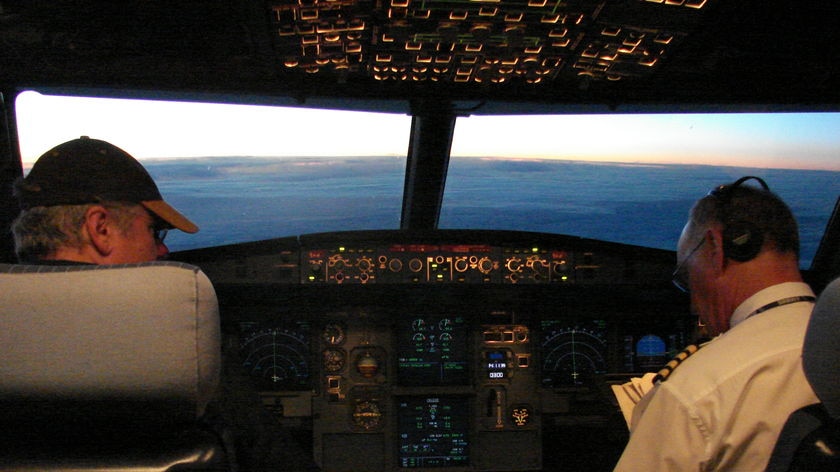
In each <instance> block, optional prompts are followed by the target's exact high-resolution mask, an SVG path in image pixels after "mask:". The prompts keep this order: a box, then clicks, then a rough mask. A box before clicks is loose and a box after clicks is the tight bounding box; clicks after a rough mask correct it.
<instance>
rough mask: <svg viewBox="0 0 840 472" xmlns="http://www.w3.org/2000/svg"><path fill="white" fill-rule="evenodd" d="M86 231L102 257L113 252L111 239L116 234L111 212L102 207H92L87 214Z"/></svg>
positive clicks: (92, 244)
mask: <svg viewBox="0 0 840 472" xmlns="http://www.w3.org/2000/svg"><path fill="white" fill-rule="evenodd" d="M84 227H85V230H86V231H87V234H88V237H89V238H90V243H91V246H93V248H94V249H95V250H96V252H97V253H99V254H100V255H102V256H107V255H108V254H110V253H111V251H112V250H113V248H112V245H111V239H112V236H113V233H114V229H115V227H114V220H113V217H112V216H111V212H110V211H108V209H107V208H105V207H104V206H102V205H92V206H91V207H90V208H88V209H87V211H86V212H85V224H84Z"/></svg>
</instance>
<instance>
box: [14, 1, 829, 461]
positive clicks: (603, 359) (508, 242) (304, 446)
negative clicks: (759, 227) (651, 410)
mask: <svg viewBox="0 0 840 472" xmlns="http://www.w3.org/2000/svg"><path fill="white" fill-rule="evenodd" d="M838 24H840V7H838V6H836V5H835V4H834V3H832V2H821V1H816V0H805V1H800V2H783V1H780V0H764V1H757V0H744V1H731V0H569V1H560V0H555V1H548V0H458V1H455V0H447V1H440V0H209V1H208V0H202V1H198V0H183V1H177V0H170V1H163V0H125V1H116V2H105V1H95V0H81V1H71V0H56V1H48V0H0V45H1V46H0V107H1V108H2V112H3V113H2V116H1V117H0V120H2V122H0V124H2V126H0V186H2V188H0V208H2V212H0V227H2V228H3V230H2V234H0V263H3V264H9V265H13V264H15V263H16V262H17V259H16V256H15V252H14V241H13V238H12V235H11V232H10V231H9V228H10V226H11V224H12V222H13V220H14V219H15V218H16V216H17V215H18V213H19V208H18V206H17V202H16V200H15V198H14V197H13V192H12V187H13V182H14V181H15V180H16V179H18V178H20V177H21V176H23V175H25V174H26V173H27V172H28V170H29V169H30V168H31V166H32V164H33V162H34V161H35V160H36V159H37V157H38V156H40V155H41V154H43V153H44V152H45V151H47V150H48V149H50V148H52V147H53V146H55V145H57V144H59V143H61V142H64V141H68V140H70V139H74V138H78V137H79V136H91V137H93V138H98V139H103V140H106V141H109V142H111V143H113V144H114V145H116V146H119V147H121V148H123V149H125V150H126V151H127V152H129V153H130V154H132V155H133V156H134V157H136V158H138V160H140V161H141V162H142V163H143V165H144V166H145V167H146V169H147V170H148V171H149V173H150V174H151V175H152V176H153V177H154V179H155V181H156V182H157V184H158V186H159V187H160V190H161V193H162V194H163V196H164V198H165V199H166V200H167V201H168V202H170V203H171V204H173V205H174V206H175V207H177V208H178V209H179V210H180V211H182V212H183V213H184V214H185V215H187V216H189V217H190V218H191V219H193V221H195V222H196V223H197V224H198V226H199V227H200V228H201V229H200V231H199V232H198V233H196V234H194V235H192V234H185V233H181V232H179V231H175V230H170V231H169V233H168V236H167V239H166V244H167V245H168V247H169V250H170V253H169V255H168V259H169V260H170V261H175V262H180V263H184V264H188V265H190V266H195V267H198V268H199V269H200V270H201V271H202V272H203V273H204V274H206V276H207V278H208V279H209V281H210V282H211V283H212V287H213V290H214V291H215V294H216V297H217V300H218V307H219V313H218V315H219V329H220V332H221V343H220V346H219V349H220V350H221V363H222V374H221V375H222V384H223V387H222V390H223V391H228V392H229V393H230V391H231V390H236V391H237V392H235V393H236V394H237V395H239V396H242V397H243V398H244V397H248V398H251V397H253V398H254V399H256V400H255V402H256V404H257V406H256V408H258V409H259V410H260V411H259V416H260V418H261V420H260V421H267V422H269V423H270V426H269V427H265V426H264V425H263V426H258V425H254V430H255V431H256V430H260V432H261V433H262V434H265V433H266V431H268V434H269V435H270V434H282V435H283V441H284V442H283V444H285V445H286V446H287V447H288V449H287V450H285V451H281V452H280V453H278V454H277V457H279V458H281V459H278V463H276V464H272V466H271V467H269V468H268V469H267V470H320V471H323V472H351V471H353V472H359V471H370V472H377V471H382V472H394V471H406V472H409V471H418V472H421V471H441V472H468V471H474V472H484V471H607V470H612V468H613V467H614V466H615V464H616V462H617V460H618V458H619V456H620V455H621V452H622V450H623V448H624V446H625V444H626V443H627V440H628V437H629V433H628V428H627V419H626V418H625V417H624V416H623V415H622V412H621V410H620V408H619V406H618V404H617V403H616V398H615V396H614V394H613V391H612V386H614V385H620V384H623V383H624V382H627V381H628V380H629V379H630V378H631V377H637V376H640V375H642V374H644V373H647V372H656V371H657V370H659V369H660V368H661V367H662V366H663V365H664V364H665V363H666V362H668V360H670V359H671V358H672V357H673V356H674V355H675V354H676V353H678V352H679V351H680V350H682V349H683V348H684V347H685V346H687V345H689V344H692V343H694V342H697V340H698V339H702V338H703V337H704V335H705V333H704V332H703V327H702V326H698V319H697V317H696V316H695V315H694V314H692V312H691V310H690V308H689V297H688V296H687V295H686V294H685V293H683V292H682V291H680V290H678V289H677V288H676V287H674V285H673V284H672V274H673V272H674V269H675V266H676V263H677V258H676V246H677V240H678V238H679V236H680V232H681V230H682V228H683V225H684V224H685V221H686V218H687V216H688V211H689V209H690V208H691V205H692V203H693V202H694V201H696V200H697V199H698V198H700V197H702V196H703V195H705V194H706V192H708V190H709V189H710V188H713V187H714V186H716V185H719V184H724V183H728V182H732V181H734V180H736V179H737V178H739V177H741V176H744V175H757V176H760V177H761V178H762V179H764V180H765V181H767V183H768V185H769V186H770V188H771V190H774V191H776V192H778V194H779V195H780V196H781V197H782V198H783V199H785V200H786V201H787V202H788V203H789V204H790V206H791V208H792V210H793V212H794V213H795V215H796V217H797V219H798V220H799V224H800V234H801V245H802V250H801V262H800V264H801V269H802V273H803V276H804V277H805V279H806V281H807V282H808V283H810V284H811V286H812V287H813V288H814V291H815V292H817V293H819V292H820V291H821V290H822V288H823V287H825V286H826V285H828V284H829V283H830V281H831V280H833V279H835V278H837V277H838V276H840V248H838V245H840V199H838V197H840V167H838V162H840V140H838V138H837V136H838V135H840V133H838V131H840V66H838V64H840V33H838V31H840V30H839V29H838V27H837V25H838ZM260 146H262V147H260ZM0 291H3V292H4V295H2V296H3V297H5V296H6V294H5V289H4V288H0ZM2 315H3V314H2V313H0V316H2ZM72 316H73V313H67V317H68V318H70V317H72ZM4 339H5V338H4ZM10 339H13V338H10ZM36 351H37V350H36ZM124 354H125V355H126V356H131V355H132V354H131V353H130V352H129V353H124ZM0 362H2V361H0ZM152 367H153V366H149V368H150V369H151V368H152ZM2 369H5V367H0V372H4V370H2ZM3 388H6V387H3ZM3 394H5V391H2V392H0V396H2V395H3ZM238 427H239V428H240V429H248V424H245V425H239V426H238ZM255 431H245V432H243V433H242V434H244V435H245V436H247V437H249V438H250V437H255V436H252V435H256V434H257V433H256V432H255ZM12 434H13V433H12ZM234 434H237V433H234ZM261 440H262V441H265V442H271V438H269V439H261ZM254 441H256V440H254ZM239 452H240V453H241V455H242V456H243V457H244V456H246V455H247V452H246V451H239ZM275 452H276V451H275ZM290 454H295V455H296V457H295V460H289V458H288V455H290ZM229 459H230V460H229V462H230V463H228V464H227V466H226V469H225V470H243V471H247V470H265V469H263V468H262V467H263V466H264V464H262V465H260V466H257V465H253V464H251V465H249V463H248V460H247V459H242V460H241V462H240V463H237V459H235V458H233V456H231V457H230V458H229ZM2 462H3V459H2V458H0V463H2ZM306 463H311V467H310V468H303V466H302V468H300V469H297V468H296V466H293V465H290V464H306ZM0 469H3V467H2V466H0ZM19 470H34V469H19ZM74 470H75V469H74ZM78 470H82V469H78ZM98 470H102V469H98ZM138 470H139V469H138ZM143 470H163V469H143ZM173 470H180V469H177V468H175V469H173Z"/></svg>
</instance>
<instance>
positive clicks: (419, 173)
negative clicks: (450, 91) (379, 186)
mask: <svg viewBox="0 0 840 472" xmlns="http://www.w3.org/2000/svg"><path fill="white" fill-rule="evenodd" d="M455 118H456V115H455V113H454V112H453V110H452V105H451V104H450V103H448V102H443V101H436V100H432V101H423V102H421V103H419V104H417V105H415V106H414V107H413V111H412V120H411V138H410V141H409V147H408V159H407V163H406V173H405V187H404V190H403V208H402V218H401V220H400V229H403V230H431V229H436V228H437V225H438V218H439V216H440V205H441V202H442V201H443V190H444V186H445V184H446V170H447V167H448V166H449V151H450V149H451V147H452V134H453V131H454V129H455Z"/></svg>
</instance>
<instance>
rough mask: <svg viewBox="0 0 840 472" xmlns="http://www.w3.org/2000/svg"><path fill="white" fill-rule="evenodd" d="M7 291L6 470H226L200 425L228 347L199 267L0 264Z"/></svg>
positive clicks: (1, 335) (2, 319)
mask: <svg viewBox="0 0 840 472" xmlns="http://www.w3.org/2000/svg"><path fill="white" fill-rule="evenodd" d="M0 290H2V297H0V411H2V413H3V414H2V417H0V431H2V433H0V434H2V436H3V437H2V438H0V470H2V469H4V468H6V469H15V470H21V469H24V470H25V469H32V470H35V469H38V470H86V469H91V470H93V469H97V470H102V469H113V468H120V469H122V470H149V469H150V468H151V469H154V470H166V469H167V468H168V467H169V466H172V467H176V466H177V467H182V468H187V466H189V465H190V464H193V465H195V466H196V467H197V468H207V467H208V465H212V464H216V465H220V466H221V464H222V463H223V462H224V460H223V456H224V453H223V448H222V447H221V444H220V443H219V441H217V440H215V438H214V437H213V434H212V433H211V432H209V431H207V430H206V429H204V428H202V427H201V426H200V422H201V418H202V415H203V414H204V412H205V409H206V407H207V405H208V403H209V402H210V401H212V400H213V399H214V396H215V394H216V389H217V387H218V383H219V375H220V366H221V349H220V342H221V341H220V325H219V310H218V303H217V300H216V294H215V291H214V289H213V286H212V284H211V283H210V281H209V279H208V278H207V277H206V276H205V275H204V273H203V272H201V271H200V270H199V269H198V268H196V267H194V266H189V265H186V264H179V263H170V262H161V263H145V264H130V265H120V266H75V265H74V266H26V265H9V264H0ZM150 464H154V466H153V467H150ZM179 470H180V469H179Z"/></svg>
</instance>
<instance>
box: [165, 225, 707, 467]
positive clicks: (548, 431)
mask: <svg viewBox="0 0 840 472" xmlns="http://www.w3.org/2000/svg"><path fill="white" fill-rule="evenodd" d="M178 256H179V260H183V261H185V262H190V263H194V264H196V265H199V266H200V267H202V269H203V270H204V271H205V272H206V273H207V274H208V276H209V277H210V278H211V280H212V281H213V283H214V286H215V287H216V290H217V293H218V295H219V301H220V308H221V310H222V320H223V324H226V325H227V326H228V332H233V333H234V335H235V337H236V339H237V341H238V343H239V344H238V345H239V347H240V351H239V355H240V358H241V359H242V368H243V369H244V370H245V371H246V372H247V373H248V375H249V376H250V377H251V378H252V380H253V385H254V387H255V388H256V389H257V390H258V391H259V392H260V394H261V395H262V396H263V397H264V401H265V403H266V404H271V405H274V411H276V412H279V413H278V415H279V416H278V420H279V421H280V422H281V423H282V422H294V423H295V424H297V425H300V424H303V425H305V426H304V427H305V428H306V429H311V435H312V436H311V437H312V455H313V457H314V459H315V461H316V462H317V464H318V465H319V466H320V467H321V469H322V470H324V471H330V472H341V471H356V470H368V471H396V470H406V469H412V470H418V471H423V470H444V471H491V470H499V471H515V470H522V471H525V470H549V469H552V468H553V467H554V466H555V465H556V464H555V462H554V461H555V460H556V456H554V455H555V454H557V453H560V454H561V455H562V454H569V455H571V456H574V457H586V455H585V454H584V455H583V456H581V451H579V450H575V451H566V452H564V447H566V446H564V443H563V442H562V441H561V442H560V443H559V444H558V443H557V441H556V439H554V438H555V437H556V435H558V434H566V432H567V431H569V428H572V429H573V430H575V431H583V430H584V429H585V428H592V427H595V428H600V427H603V425H606V424H610V422H611V421H613V419H615V418H618V421H623V420H621V419H620V418H621V417H620V412H619V411H618V409H617V408H616V407H615V406H614V405H612V404H611V403H610V400H611V399H610V397H609V394H605V392H608V391H609V388H608V385H609V383H613V382H622V381H624V380H625V379H626V378H627V377H628V376H630V375H638V374H640V373H641V372H644V371H647V370H651V369H658V367H659V366H661V365H662V364H664V363H665V362H666V361H667V359H668V357H669V355H670V353H672V352H676V351H678V350H680V349H682V348H683V347H684V346H685V345H686V344H689V342H690V341H691V340H692V337H693V335H694V333H693V327H692V320H691V318H690V316H688V314H687V301H686V300H685V299H684V297H683V295H681V294H679V293H677V292H676V291H675V290H674V289H673V288H672V287H671V284H670V273H671V271H672V269H673V261H674V255H673V253H671V252H669V251H659V250H653V249H646V248H638V247H632V246H626V245H619V244H611V243H605V242H602V241H589V240H583V239H580V238H573V237H566V236H558V235H542V234H538V235H534V234H532V233H518V232H495V231H491V232H457V231H456V232H453V231H441V232H435V233H434V234H426V235H416V234H415V235H407V234H405V233H403V232H388V231H386V232H361V233H331V234H322V235H304V236H300V237H297V238H284V239H278V240H270V241H264V242H258V243H248V244H243V245H234V246H228V247H221V248H215V249H214V248H209V249H203V250H200V251H195V252H192V253H182V254H178ZM593 425H594V426H593ZM581 428H584V429H581ZM568 447H571V446H568ZM618 449H619V451H620V447H619V448H618ZM596 451H597V448H593V450H592V454H593V456H592V457H594V456H596V455H603V453H602V452H596ZM575 460H577V459H575ZM581 460H585V459H581ZM565 461H567V459H564V463H567V462H565ZM571 463H574V461H572V462H571Z"/></svg>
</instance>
